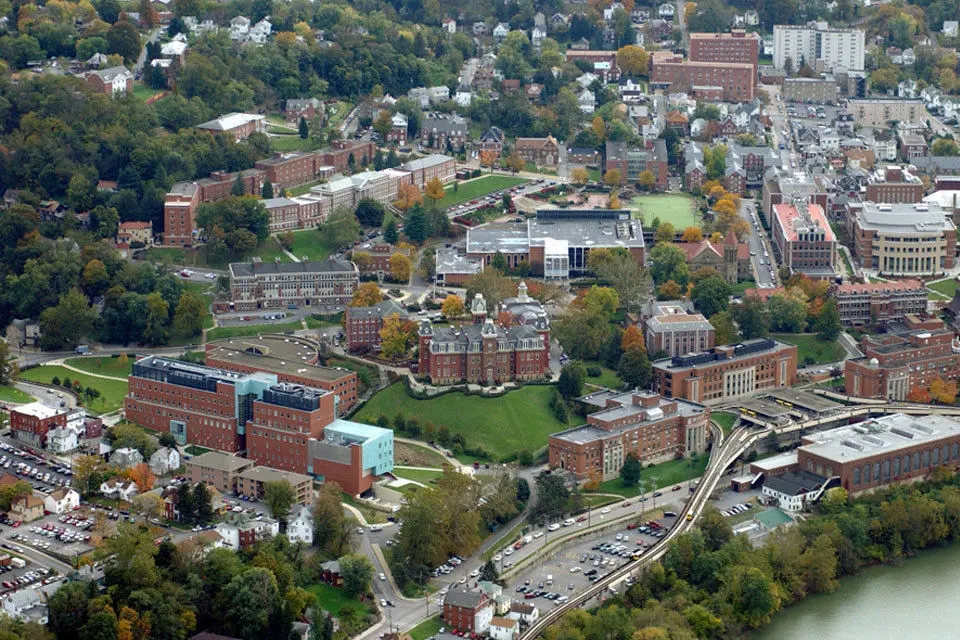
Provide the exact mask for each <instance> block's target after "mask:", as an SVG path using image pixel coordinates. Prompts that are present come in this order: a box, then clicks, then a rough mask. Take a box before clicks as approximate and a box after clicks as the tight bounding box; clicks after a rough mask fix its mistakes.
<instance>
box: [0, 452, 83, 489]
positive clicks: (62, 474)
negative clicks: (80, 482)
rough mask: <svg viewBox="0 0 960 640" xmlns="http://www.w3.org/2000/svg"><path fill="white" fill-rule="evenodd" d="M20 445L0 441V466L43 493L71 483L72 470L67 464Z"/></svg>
mask: <svg viewBox="0 0 960 640" xmlns="http://www.w3.org/2000/svg"><path fill="white" fill-rule="evenodd" d="M21 447H22V445H11V444H7V443H6V442H0V468H2V469H3V470H4V471H6V472H7V473H13V474H15V475H17V476H19V477H20V479H21V480H23V481H25V482H28V483H30V485H31V486H32V487H33V488H34V490H36V491H39V492H40V493H43V494H50V493H51V492H53V490H54V489H57V488H59V487H69V486H70V485H71V484H72V480H71V478H70V476H72V475H73V470H72V469H71V468H70V466H69V465H68V464H66V463H62V462H58V461H56V460H55V459H54V460H49V459H46V458H43V457H41V456H40V455H37V452H36V451H34V450H33V449H29V448H21Z"/></svg>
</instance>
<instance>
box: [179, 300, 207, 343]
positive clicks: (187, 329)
mask: <svg viewBox="0 0 960 640" xmlns="http://www.w3.org/2000/svg"><path fill="white" fill-rule="evenodd" d="M206 316H207V302H206V300H205V299H204V298H203V296H201V295H200V294H198V293H194V292H192V291H185V292H183V294H182V295H181V296H180V301H179V302H178V303H177V308H176V309H175V310H174V312H173V330H174V332H175V333H176V334H177V335H180V336H185V337H193V336H198V335H200V334H201V333H203V320H204V318H206Z"/></svg>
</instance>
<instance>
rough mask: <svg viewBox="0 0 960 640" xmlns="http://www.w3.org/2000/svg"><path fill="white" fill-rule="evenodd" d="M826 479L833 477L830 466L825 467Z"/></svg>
mask: <svg viewBox="0 0 960 640" xmlns="http://www.w3.org/2000/svg"><path fill="white" fill-rule="evenodd" d="M827 477H828V478H832V477H833V467H831V466H830V465H827Z"/></svg>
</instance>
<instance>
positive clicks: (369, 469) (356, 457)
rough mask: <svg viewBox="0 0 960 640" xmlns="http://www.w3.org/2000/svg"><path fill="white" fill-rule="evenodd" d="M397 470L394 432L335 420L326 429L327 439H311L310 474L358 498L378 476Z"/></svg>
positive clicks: (324, 434)
mask: <svg viewBox="0 0 960 640" xmlns="http://www.w3.org/2000/svg"><path fill="white" fill-rule="evenodd" d="M390 471H393V431H391V430H390V429H381V428H380V427H374V426H371V425H367V424H360V423H359V422H351V421H350V420H334V421H333V422H331V423H330V424H328V425H327V426H326V427H324V429H323V439H322V440H316V439H311V440H310V452H309V456H308V469H307V472H308V473H310V474H312V475H314V476H316V477H320V478H322V479H323V481H324V482H336V483H337V484H339V485H340V486H341V487H342V488H343V490H344V491H346V492H347V493H349V494H351V495H358V494H361V493H363V492H365V491H368V490H369V489H370V487H372V486H373V481H374V480H375V479H376V477H377V476H381V475H383V474H385V473H389V472H390Z"/></svg>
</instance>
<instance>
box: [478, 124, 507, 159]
mask: <svg viewBox="0 0 960 640" xmlns="http://www.w3.org/2000/svg"><path fill="white" fill-rule="evenodd" d="M477 147H478V148H479V149H480V150H483V151H485V150H493V151H496V152H497V155H499V154H500V152H501V151H503V131H501V130H500V127H496V126H494V127H490V128H489V129H487V130H486V131H484V132H483V135H481V136H480V141H479V142H478V143H477Z"/></svg>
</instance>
